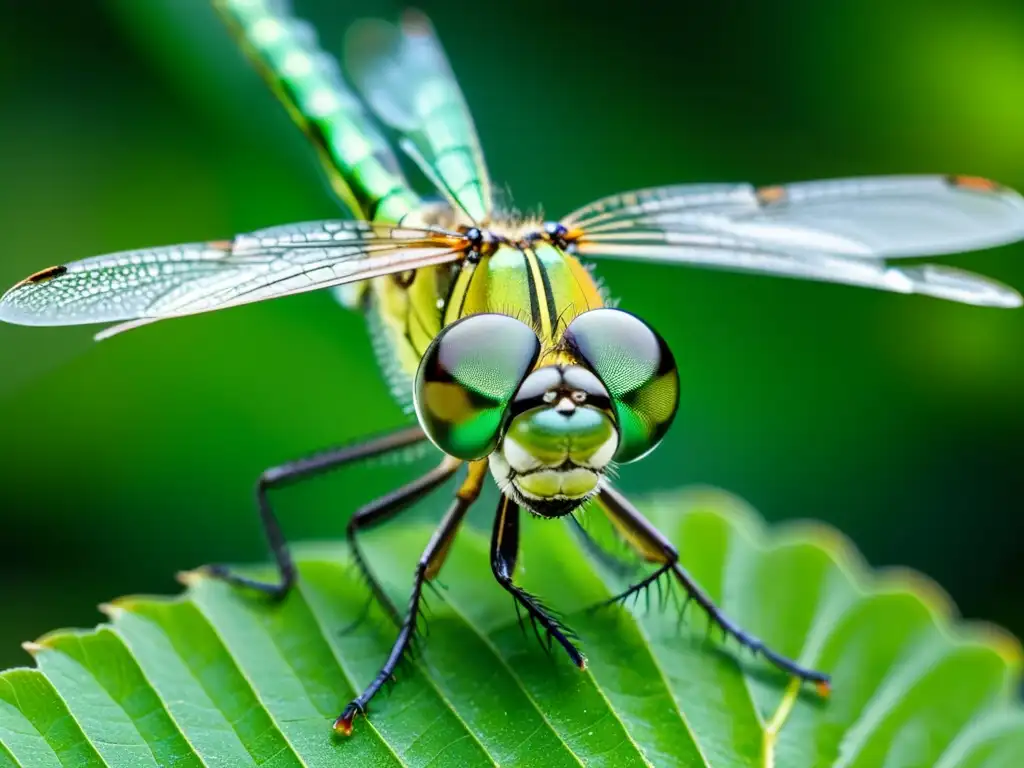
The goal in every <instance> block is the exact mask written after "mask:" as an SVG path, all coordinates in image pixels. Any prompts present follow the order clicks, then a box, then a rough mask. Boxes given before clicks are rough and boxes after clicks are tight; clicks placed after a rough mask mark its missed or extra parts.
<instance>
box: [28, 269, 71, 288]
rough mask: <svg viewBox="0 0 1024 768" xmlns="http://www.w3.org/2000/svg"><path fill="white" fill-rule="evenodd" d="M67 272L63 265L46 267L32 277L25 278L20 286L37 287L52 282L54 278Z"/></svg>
mask: <svg viewBox="0 0 1024 768" xmlns="http://www.w3.org/2000/svg"><path fill="white" fill-rule="evenodd" d="M67 271H68V268H67V267H65V266H64V265H59V266H56V267H47V268H46V269H42V270H40V271H38V272H36V273H35V274H34V275H29V276H28V277H26V278H25V279H24V280H22V281H21V285H38V284H39V283H45V282H46V281H47V280H53V278H55V277H60V276H61V275H63V274H64V273H65V272H67Z"/></svg>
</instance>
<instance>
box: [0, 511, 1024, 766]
mask: <svg viewBox="0 0 1024 768" xmlns="http://www.w3.org/2000/svg"><path fill="white" fill-rule="evenodd" d="M644 509H645V511H646V512H647V513H648V514H649V515H650V517H651V518H652V520H653V521H654V522H655V523H656V524H657V525H659V526H660V527H661V529H662V530H663V531H664V532H666V533H667V534H668V535H669V537H670V538H671V539H672V540H673V541H675V542H676V543H677V544H678V546H679V547H680V551H681V554H682V558H683V562H684V563H685V564H686V566H687V567H688V568H689V569H690V571H691V572H692V573H693V575H694V576H695V577H696V578H697V579H698V580H699V581H700V582H701V583H702V584H703V585H704V586H705V587H706V588H707V590H708V591H709V592H710V594H711V595H712V596H713V597H714V598H715V599H716V600H717V601H719V603H720V604H721V605H723V606H724V608H725V609H726V611H727V612H729V613H731V614H732V616H733V617H734V618H735V619H737V620H738V621H739V622H740V623H741V624H742V625H743V626H745V627H746V628H747V629H748V630H750V631H752V632H753V633H755V634H757V635H759V636H760V637H762V639H764V640H765V641H767V642H768V643H769V644H770V645H772V646H774V647H775V648H776V649H777V650H779V651H781V652H783V653H786V654H789V655H791V656H793V657H794V658H797V659H799V660H800V661H801V662H802V663H805V664H808V665H811V666H815V667H817V668H821V669H823V670H826V671H828V672H830V673H832V675H833V688H834V693H833V696H832V697H831V699H829V700H823V699H821V698H819V697H818V696H817V695H816V694H815V692H814V691H811V690H803V689H801V688H800V687H799V686H798V685H797V684H796V683H794V682H793V681H790V680H789V679H787V678H786V677H785V676H783V675H780V674H779V673H777V672H776V671H775V670H773V669H772V668H770V667H768V666H767V665H765V664H764V663H763V662H762V661H760V660H759V659H756V658H752V657H750V655H749V654H746V653H744V652H742V651H741V650H740V649H738V648H736V647H735V646H734V645H733V644H730V645H729V646H728V647H725V648H723V647H722V643H721V641H720V637H719V634H718V633H717V632H713V633H712V636H711V638H710V639H708V638H707V637H706V635H707V622H706V620H705V617H703V616H701V615H700V614H698V613H697V612H695V611H694V610H693V609H691V611H690V612H688V613H687V614H686V622H685V623H684V624H683V625H682V626H681V627H680V626H677V612H676V611H675V610H673V609H671V608H669V609H667V610H659V609H658V607H657V605H656V604H657V599H652V605H651V610H650V611H649V612H647V611H645V610H644V606H643V602H644V601H643V600H641V601H640V604H639V606H637V608H635V609H632V610H631V611H630V612H626V611H621V610H605V611H598V612H587V611H585V610H583V609H584V608H586V607H587V606H590V605H592V604H594V603H596V602H598V601H600V600H602V599H605V598H607V597H609V596H610V595H611V594H613V593H615V592H616V591H617V590H619V589H621V587H622V586H623V584H622V582H621V581H620V580H619V579H618V578H616V577H614V576H613V575H611V574H610V573H608V572H605V571H604V570H602V569H601V568H600V567H593V566H591V565H589V564H588V561H587V560H586V558H585V556H584V553H583V552H582V551H581V549H580V547H579V545H578V542H577V540H576V539H575V538H574V537H573V536H571V535H570V531H569V530H568V528H567V526H564V525H561V524H558V523H552V522H543V521H532V520H531V521H529V523H530V524H529V525H527V526H526V528H525V530H524V540H523V550H522V555H521V559H520V566H519V573H518V575H517V579H518V580H519V581H520V583H522V585H523V586H524V587H525V588H526V589H528V590H530V591H532V592H535V593H538V594H540V595H542V596H543V597H544V599H545V601H546V602H549V603H550V604H552V605H554V606H557V607H558V608H559V609H561V610H562V611H563V612H565V613H566V614H567V618H568V621H569V623H570V624H571V626H573V628H574V629H576V630H577V631H578V632H579V634H580V637H581V639H582V640H581V641H582V643H583V648H584V650H585V652H586V653H587V655H588V659H589V665H588V668H587V670H586V671H584V672H580V671H579V670H578V669H576V668H575V667H574V666H573V665H571V664H570V663H569V662H568V661H567V660H566V659H565V658H563V656H562V655H561V654H560V653H558V652H557V651H558V649H557V647H556V649H555V651H556V652H555V653H554V654H553V655H552V657H551V658H548V656H547V655H546V654H545V653H544V652H543V651H542V650H541V649H540V648H539V647H538V645H537V643H536V642H535V641H534V640H533V638H532V637H528V638H524V635H523V633H522V632H521V631H520V628H519V627H518V626H517V622H516V618H515V611H514V609H513V607H512V605H511V601H510V599H509V598H508V595H507V594H505V593H504V592H502V591H501V590H500V589H499V588H498V587H497V585H496V584H494V582H493V580H492V579H491V577H490V573H489V565H488V561H487V552H488V541H487V537H486V536H485V535H484V534H482V533H480V532H478V531H475V530H472V529H467V530H464V531H463V532H462V534H461V536H460V538H459V540H458V543H457V544H456V547H455V549H454V551H453V552H452V555H451V557H450V559H449V561H448V563H447V564H446V566H445V569H444V571H443V572H442V574H441V581H442V582H443V583H444V584H445V585H446V588H444V589H442V590H441V592H442V594H443V597H444V599H443V600H438V599H433V600H432V601H431V603H430V609H431V610H430V614H429V622H428V627H429V634H428V636H427V638H426V643H425V652H424V653H423V654H422V655H421V656H419V657H418V658H417V660H416V661H415V662H414V663H412V664H410V665H408V666H406V667H404V668H401V671H400V674H399V681H398V685H397V687H396V688H395V690H394V691H393V692H392V693H391V694H390V695H383V694H382V695H381V696H379V697H378V698H377V699H376V700H375V701H374V702H373V706H372V709H371V713H370V717H369V718H368V719H359V720H357V721H356V724H355V732H354V734H353V736H352V737H350V738H348V739H345V738H341V737H338V736H336V735H334V734H333V732H332V730H331V722H332V720H333V718H334V717H335V716H336V715H337V714H338V713H339V712H340V711H341V709H342V708H343V707H344V706H345V704H346V703H347V702H348V700H349V699H350V698H351V697H353V696H354V695H355V694H356V693H357V689H359V688H360V687H361V686H363V685H365V684H366V683H368V682H369V681H370V680H371V679H372V677H373V676H374V675H375V674H376V672H377V670H378V669H379V666H380V664H381V663H382V662H383V660H384V658H385V656H386V654H387V651H388V648H389V646H390V642H391V640H392V639H393V635H394V629H393V628H392V627H391V626H389V624H388V622H387V620H386V619H385V618H384V617H383V615H382V614H381V613H380V612H379V611H376V610H373V611H371V612H370V613H369V617H368V618H367V619H366V620H365V621H363V622H362V623H361V624H358V625H357V627H356V628H355V629H351V628H350V629H349V631H346V628H349V627H350V626H351V624H352V622H353V621H355V620H356V619H357V618H358V617H359V616H360V615H361V613H362V611H363V608H364V606H365V604H366V600H367V590H366V587H365V585H364V584H363V583H362V582H361V581H360V579H359V578H358V577H357V576H356V574H355V573H354V570H353V568H352V567H351V565H350V563H349V562H348V560H347V555H346V553H345V550H344V549H343V548H341V547H337V546H332V547H323V546H321V547H307V548H305V549H304V550H302V553H301V555H300V557H299V558H298V559H299V562H300V572H301V574H302V577H301V580H300V583H299V586H298V588H297V589H296V590H295V591H294V592H293V593H292V594H291V595H290V596H289V597H288V598H287V599H286V600H285V601H284V602H283V603H282V604H280V605H277V606H269V605H266V604H264V603H261V602H260V601H259V600H258V599H256V598H254V597H252V596H250V595H247V594H244V593H240V592H238V591H236V590H233V589H231V588H229V587H227V586H225V585H224V584H222V583H219V582H216V581H212V580H210V579H208V578H206V577H203V576H200V575H198V574H191V575H190V577H189V578H188V579H187V581H188V584H189V586H188V589H187V590H186V592H185V593H184V594H182V595H180V596H179V597H177V598H174V599H167V598H142V597H134V598H124V599H121V600H118V601H117V602H115V603H113V604H112V605H109V606H105V607H104V610H105V612H106V614H107V615H108V617H109V623H108V624H104V625H101V626H100V627H98V628H96V629H95V630H92V631H85V632H77V631H65V632H58V633H54V634H51V635H48V636H46V637H44V638H42V639H41V640H40V641H39V642H38V643H35V644H29V645H28V646H27V647H28V649H29V650H30V652H31V653H32V654H33V656H34V657H35V660H36V664H37V668H36V669H15V670H9V671H7V672H5V673H3V674H2V675H0V766H3V767H6V766H26V767H28V768H45V767H47V766H91V765H107V766H132V767H133V768H134V767H135V766H161V767H162V766H179V767H182V768H183V767H185V766H203V765H207V766H224V767H225V768H227V767H229V766H230V767H231V768H234V767H235V766H244V765H260V766H275V767H276V766H294V765H309V766H338V765H346V766H348V765H351V766H427V765H430V766H448V765H451V766H477V765H481V766H487V765H501V766H512V765H518V766H545V767H547V766H580V765H586V766H609V767H611V766H614V767H615V768H619V767H620V766H645V765H647V766H659V768H660V767H661V766H707V765H710V766H715V768H724V767H730V766H760V767H762V768H766V767H772V766H775V767H777V768H804V767H806V768H811V767H813V766H841V767H842V768H878V767H879V766H885V768H899V767H900V766H908V767H909V766H915V767H921V768H923V767H925V766H928V767H933V768H982V767H984V768H997V767H1005V768H1019V766H1020V765H1022V764H1024V709H1022V708H1021V706H1020V705H1019V702H1018V700H1017V690H1018V689H1019V685H1020V680H1019V675H1020V665H1021V650H1020V647H1019V646H1018V644H1017V642H1016V641H1015V640H1014V639H1012V638H1010V637H1008V636H1006V635H1005V634H1003V633H1001V632H1000V631H998V630H996V629H994V628H991V627H986V626H981V625H976V624H975V625H969V624H963V623H960V622H958V621H957V620H956V619H955V618H954V617H953V611H952V608H951V606H950V604H949V601H948V600H947V599H946V598H945V597H944V596H943V594H942V593H941V592H940V591H939V590H938V588H936V587H935V585H933V584H932V583H930V582H928V581H927V580H925V579H924V578H923V577H921V576H919V575H916V574H913V573H909V572H905V571H898V570H890V571H886V572H882V573H876V574H869V573H868V571H867V568H866V567H865V566H864V564H863V563H862V562H861V561H860V559H859V558H858V556H857V554H856V553H855V552H854V551H853V550H852V548H851V547H850V546H849V545H848V544H847V543H846V542H845V540H843V539H842V538H841V537H840V536H839V535H838V534H836V533H835V532H834V531H832V530H830V529H828V528H825V527H823V526H820V525H817V524H811V523H800V524H790V525H786V526H782V527H780V528H778V529H777V530H774V531H766V530H765V529H764V527H763V525H762V524H761V522H760V521H759V520H758V519H757V518H756V517H755V516H754V515H753V514H752V513H751V512H749V511H748V510H747V509H746V508H744V507H743V506H742V504H740V503H739V502H737V501H736V500H735V499H733V498H731V497H729V496H727V495H726V494H723V493H720V492H715V491H694V492H689V493H683V494H675V495H671V496H665V497H662V498H659V499H656V500H653V501H650V502H649V503H647V504H646V505H644ZM601 534H602V532H601V531H600V530H595V532H594V535H595V536H597V537H599V538H600V537H601ZM429 535H430V530H429V529H427V528H425V527H422V526H419V525H413V526H402V525H401V524H400V523H399V524H397V525H393V526H391V527H390V528H387V529H385V530H382V531H375V532H373V533H371V534H368V536H367V548H368V552H369V555H370V558H371V561H372V562H373V564H374V567H375V568H376V571H377V573H378V574H380V575H381V576H382V578H383V580H384V582H385V584H386V587H387V589H388V591H389V592H390V593H391V594H393V595H394V596H395V597H396V599H399V600H402V599H404V592H405V590H407V589H408V587H409V583H410V580H411V576H412V570H413V566H414V563H415V562H416V560H417V558H418V556H419V552H420V551H421V549H422V547H423V546H424V544H425V542H426V540H427V538H428V537H429ZM655 598H656V596H655ZM670 605H671V603H670Z"/></svg>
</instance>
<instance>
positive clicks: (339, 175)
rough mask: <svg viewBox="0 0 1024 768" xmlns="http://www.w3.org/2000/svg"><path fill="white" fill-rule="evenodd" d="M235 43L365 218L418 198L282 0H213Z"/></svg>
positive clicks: (389, 215) (335, 70)
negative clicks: (237, 42) (236, 42)
mask: <svg viewBox="0 0 1024 768" xmlns="http://www.w3.org/2000/svg"><path fill="white" fill-rule="evenodd" d="M213 2H214V6H215V7H216V8H217V10H218V11H219V12H220V14H221V16H222V17H223V18H224V19H225V21H227V23H228V27H229V28H230V29H231V31H232V32H233V33H234V35H235V37H236V38H237V39H238V41H239V44H240V45H241V47H242V48H243V49H244V50H245V51H246V52H247V53H248V54H249V56H250V57H251V58H252V60H253V61H254V63H255V64H256V65H257V68H258V69H259V71H260V73H261V74H262V75H263V78H264V80H266V82H267V83H268V84H269V85H270V86H271V88H272V89H273V91H274V92H275V93H276V94H277V96H278V98H280V100H281V101H282V102H283V103H284V105H285V106H286V107H287V109H288V111H289V112H290V113H291V115H292V117H293V118H294V120H295V121H296V122H297V123H298V125H299V126H300V127H301V128H302V129H303V131H304V132H305V134H306V136H307V137H308V138H309V140H310V141H311V142H312V144H313V146H314V147H315V148H316V150H317V153H318V154H319V155H320V159H321V161H322V162H323V165H324V167H325V168H326V170H327V173H328V176H329V178H330V181H331V185H332V186H333V188H334V190H335V192H336V193H337V194H338V195H339V197H341V198H342V200H343V201H344V202H345V203H346V205H348V207H349V208H351V209H352V211H353V213H355V214H356V215H357V216H360V217H362V218H365V219H375V218H376V219H378V220H381V221H398V220H399V219H401V217H402V216H404V215H405V214H406V213H408V212H409V211H410V210H413V209H414V208H415V207H416V206H417V205H418V204H419V199H418V197H417V196H416V195H415V194H414V193H413V192H412V190H411V188H410V187H409V183H408V181H406V179H405V177H404V176H403V175H402V172H401V170H400V169H399V167H398V161H397V158H396V157H395V155H394V153H393V152H392V150H391V148H390V146H389V145H388V143H387V141H386V140H385V139H384V137H383V136H382V135H381V134H380V132H379V130H378V128H377V126H376V125H375V124H374V122H373V119H372V118H371V116H370V115H369V113H368V112H367V110H366V108H365V106H364V105H363V103H362V102H361V101H360V100H359V98H358V97H357V96H356V95H355V93H353V92H352V91H351V89H349V88H348V87H347V86H346V85H345V83H344V81H343V80H342V77H341V73H340V69H339V67H338V64H337V62H336V61H335V60H334V59H333V58H332V57H331V56H329V55H328V54H327V53H325V52H324V51H323V50H322V49H321V48H320V46H319V44H318V43H317V37H316V32H315V31H314V30H313V28H312V27H311V26H310V25H309V24H307V23H305V22H303V21H300V20H298V19H296V18H294V17H293V16H292V15H291V11H290V10H289V7H288V3H287V2H286V0H213Z"/></svg>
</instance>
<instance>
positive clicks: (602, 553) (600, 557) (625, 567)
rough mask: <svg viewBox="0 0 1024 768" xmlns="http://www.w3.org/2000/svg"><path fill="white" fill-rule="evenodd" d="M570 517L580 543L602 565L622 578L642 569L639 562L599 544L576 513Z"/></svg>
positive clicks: (571, 525)
mask: <svg viewBox="0 0 1024 768" xmlns="http://www.w3.org/2000/svg"><path fill="white" fill-rule="evenodd" d="M568 518H569V523H570V527H571V528H572V532H573V533H574V534H575V536H576V538H577V540H578V541H579V542H580V545H581V546H582V547H583V549H584V550H585V551H586V553H587V555H589V556H590V557H591V558H593V559H594V560H596V561H597V562H598V563H599V564H600V565H602V566H603V567H605V568H607V569H608V570H609V571H611V572H612V573H613V574H615V575H616V576H618V577H620V578H627V577H630V576H635V575H636V573H637V571H639V570H640V564H639V563H636V562H630V561H629V560H626V559H624V558H621V557H619V556H618V555H614V554H612V553H611V552H609V551H608V550H607V549H606V548H605V547H604V546H603V545H601V544H598V543H597V541H595V540H594V537H593V536H591V535H590V532H589V531H587V529H586V528H584V527H583V524H582V523H581V522H580V521H579V519H578V518H577V517H576V515H575V514H573V515H568Z"/></svg>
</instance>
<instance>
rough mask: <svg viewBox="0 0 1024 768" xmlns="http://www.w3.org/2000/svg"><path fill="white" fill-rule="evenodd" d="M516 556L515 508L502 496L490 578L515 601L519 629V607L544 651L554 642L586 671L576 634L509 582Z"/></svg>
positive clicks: (512, 503)
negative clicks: (541, 632)
mask: <svg viewBox="0 0 1024 768" xmlns="http://www.w3.org/2000/svg"><path fill="white" fill-rule="evenodd" d="M518 556H519V505H518V504H516V503H515V502H514V501H512V500H511V499H509V498H508V497H507V496H505V495H502V497H501V498H500V499H499V501H498V510H497V512H496V513H495V516H494V530H493V532H492V534H491V571H492V572H493V573H494V578H495V579H497V580H498V583H499V584H500V585H501V586H502V587H503V588H504V589H505V590H506V591H507V592H508V593H509V594H511V595H512V597H513V598H515V601H516V614H517V615H519V616H520V618H519V623H520V626H522V623H523V621H522V616H521V615H520V614H519V606H522V607H523V608H524V609H525V610H526V615H527V617H528V618H529V619H530V624H531V625H532V626H533V631H534V632H535V633H536V635H537V639H538V640H539V641H540V642H541V647H545V646H544V642H543V640H541V634H540V630H539V629H538V625H539V626H540V629H542V630H543V631H544V635H545V637H547V646H546V647H547V650H549V651H550V650H551V643H552V641H556V642H557V643H558V644H559V645H561V646H562V647H563V648H564V649H565V652H566V653H567V654H569V658H570V659H572V663H573V664H575V665H576V666H577V667H579V668H580V669H586V666H587V660H586V658H585V657H584V656H583V654H582V653H580V652H579V649H578V648H577V647H576V646H575V645H573V643H572V641H573V640H574V639H576V634H575V633H574V632H573V631H572V630H571V629H569V628H568V627H567V626H565V624H563V623H562V621H561V619H560V618H559V617H558V616H557V615H556V614H555V613H554V612H553V611H551V609H549V608H548V607H546V606H545V605H544V604H543V603H542V602H541V601H540V600H538V599H537V598H536V597H534V596H533V595H531V594H530V593H529V592H527V591H526V590H524V589H523V588H522V587H520V586H517V585H516V584H515V582H513V580H512V576H513V574H514V573H515V569H516V560H517V559H518Z"/></svg>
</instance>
